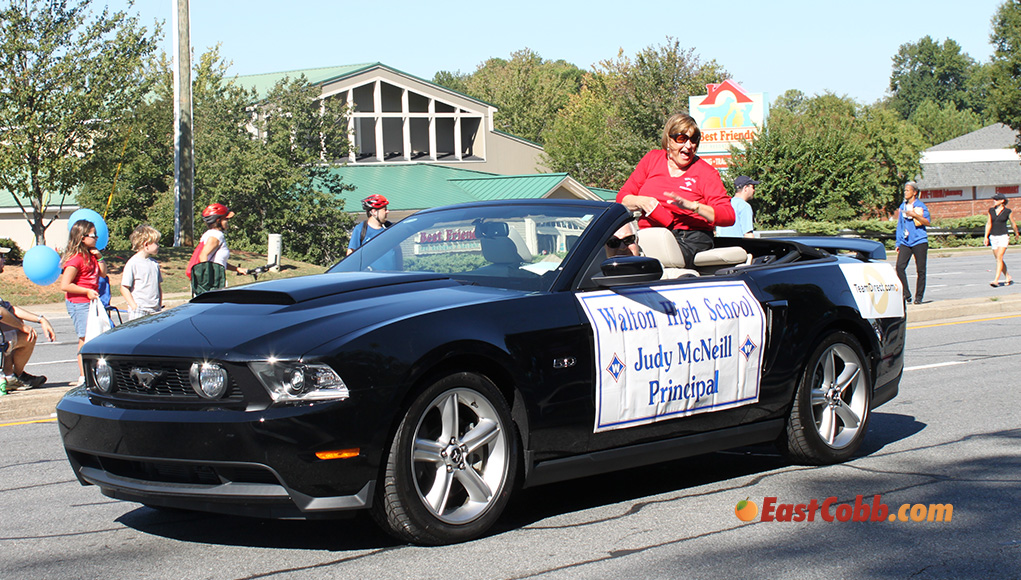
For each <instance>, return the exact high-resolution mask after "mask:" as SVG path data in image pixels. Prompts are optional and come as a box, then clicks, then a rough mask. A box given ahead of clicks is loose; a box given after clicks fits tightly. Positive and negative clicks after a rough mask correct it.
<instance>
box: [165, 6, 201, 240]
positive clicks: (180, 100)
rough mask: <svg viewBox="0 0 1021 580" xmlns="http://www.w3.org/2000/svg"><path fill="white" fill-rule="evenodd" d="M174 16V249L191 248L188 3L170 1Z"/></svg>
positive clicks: (192, 175)
mask: <svg viewBox="0 0 1021 580" xmlns="http://www.w3.org/2000/svg"><path fill="white" fill-rule="evenodd" d="M170 1H171V3H172V7H171V11H172V13H173V15H174V18H173V20H174V30H173V34H174V43H173V44H174V48H173V50H174V55H175V60H176V66H175V67H174V106H175V108H174V246H175V247H180V246H192V245H193V244H194V243H195V236H194V215H193V214H194V209H193V208H194V206H195V201H194V200H195V149H194V143H193V141H192V130H191V127H192V118H191V30H190V24H189V21H190V18H189V8H188V0H170Z"/></svg>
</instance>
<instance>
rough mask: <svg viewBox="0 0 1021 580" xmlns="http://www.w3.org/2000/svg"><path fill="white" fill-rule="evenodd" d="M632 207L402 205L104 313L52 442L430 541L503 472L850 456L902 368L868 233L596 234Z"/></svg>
mask: <svg viewBox="0 0 1021 580" xmlns="http://www.w3.org/2000/svg"><path fill="white" fill-rule="evenodd" d="M632 220H633V216H632V215H631V214H630V213H629V212H628V211H627V210H626V209H625V208H624V207H623V206H621V205H618V204H611V203H600V202H587V201H563V200H559V201H555V200H544V201H539V202H537V201H527V202H525V201H521V202H500V203H479V204H470V205H460V206H454V207H445V208H437V209H431V210H426V211H422V212H419V213H416V214H414V215H412V216H411V217H408V218H406V219H404V220H403V221H401V222H399V223H397V224H395V225H394V226H392V227H390V228H389V229H387V230H385V231H384V232H383V233H381V234H380V235H379V236H377V237H376V238H373V239H372V240H370V241H369V242H367V243H366V244H365V245H364V246H363V247H362V248H361V249H359V250H358V251H357V252H355V253H354V254H352V255H351V256H349V257H348V258H346V259H345V260H343V261H341V262H340V263H339V264H337V265H336V266H334V267H333V268H331V269H330V270H329V271H328V272H327V273H325V274H321V275H316V276H307V277H301V278H291V279H284V280H273V281H266V282H257V283H254V284H249V285H246V286H241V287H237V288H228V289H224V290H220V291H214V292H208V293H206V294H202V295H200V296H198V297H197V298H195V299H193V300H192V301H191V302H190V303H188V304H186V305H183V306H180V307H178V308H174V309H172V310H169V311H166V312H163V313H160V314H157V315H154V316H151V317H146V318H143V319H140V320H137V321H134V322H131V323H127V324H124V325H122V326H119V327H117V328H115V329H113V330H111V331H109V332H108V333H106V334H104V335H102V336H100V337H98V338H96V339H93V340H91V341H89V342H88V343H86V344H85V346H84V347H83V348H82V351H81V354H82V357H83V359H84V362H85V365H86V369H87V371H86V385H85V386H84V387H82V388H79V389H76V390H73V391H70V392H69V393H68V394H67V395H66V396H65V397H64V398H63V399H62V400H61V402H60V403H59V405H58V407H57V411H58V418H59V425H60V430H61V435H62V437H63V442H64V446H65V447H66V450H67V455H68V458H69V459H70V462H71V466H72V467H73V469H74V471H75V473H76V474H77V476H78V479H79V480H80V481H81V482H82V483H83V484H86V485H89V484H91V485H97V486H99V488H100V489H101V490H102V492H103V493H104V494H106V495H107V496H110V497H113V498H118V499H124V500H128V501H134V502H140V503H142V504H145V505H148V506H152V507H155V508H179V509H189V510H202V511H209V512H219V513H226V514H241V515H249V516H256V517H266V518H317V517H337V516H339V515H344V514H349V513H351V510H358V509H368V510H370V513H371V514H372V516H373V518H374V519H375V520H376V521H377V522H378V523H379V524H380V525H381V526H383V527H384V528H385V529H387V530H388V531H389V532H390V533H392V534H394V535H396V536H397V537H399V538H403V539H405V540H408V541H412V542H416V543H421V544H443V543H450V542H458V541H464V540H469V539H472V538H475V537H478V536H479V535H481V534H483V533H485V531H486V530H487V529H488V528H489V527H490V526H491V525H492V524H493V523H494V521H495V520H496V519H497V518H499V517H500V514H501V511H502V510H503V509H504V507H505V505H506V503H507V501H508V498H509V497H510V495H511V494H512V493H513V492H514V490H515V489H519V488H521V487H528V486H535V485H541V484H544V483H549V482H553V481H559V480H565V479H570V478H577V477H583V476H587V475H591V474H595V473H600V472H605V471H610V470H617V469H627V468H629V467H634V466H639V465H643V464H649V463H653V462H659V461H665V460H673V459H677V458H681V457H685V456H690V455H694V454H700V453H706V452H710V451H715V450H720V449H725V448H731V447H735V446H740V445H746V444H753V443H761V442H775V443H776V445H777V446H778V447H779V449H780V450H781V451H782V452H783V453H784V454H785V455H786V456H787V457H789V458H790V460H792V461H794V462H799V463H808V464H826V463H833V462H839V461H844V460H847V459H848V458H850V457H852V456H853V455H854V453H855V452H856V451H857V450H858V448H859V446H860V445H861V442H862V439H863V438H864V437H865V433H866V431H867V428H868V421H869V417H870V414H871V412H872V410H873V409H874V408H875V407H877V406H878V405H880V404H882V403H884V402H886V401H888V400H890V399H891V398H893V397H894V396H895V395H896V394H897V388H898V383H899V381H900V377H901V373H902V366H903V349H904V332H905V320H904V302H903V298H902V292H901V288H900V284H899V283H898V281H897V277H896V275H895V274H894V272H893V270H892V268H891V267H890V266H889V265H888V264H886V263H885V262H883V261H882V259H883V258H884V257H885V251H884V250H883V248H882V246H881V245H880V244H878V243H875V242H870V241H865V240H855V239H835V238H798V239H785V240H766V239H744V238H742V239H726V238H720V239H717V244H716V246H717V247H716V248H715V249H713V250H710V251H707V252H703V253H700V254H697V255H696V256H695V260H694V262H695V263H694V267H693V268H684V267H683V266H684V261H683V258H682V257H681V254H680V251H679V248H678V247H677V245H676V242H675V241H674V238H673V236H672V234H671V232H669V231H666V230H660V229H656V228H651V229H643V230H641V231H639V232H638V234H637V240H636V241H637V245H638V247H639V248H640V255H637V256H634V255H629V256H624V257H621V256H619V255H617V254H619V253H621V252H620V250H621V249H622V248H629V247H630V248H634V246H633V244H632V245H627V244H626V243H623V244H622V243H621V242H620V241H619V239H620V237H621V232H624V235H623V238H625V242H628V241H631V240H627V239H626V238H628V237H630V236H628V235H626V234H628V233H629V230H628V227H629V222H631V221H632ZM631 233H633V231H631ZM634 249H635V250H637V249H638V248H634ZM611 255H612V256H613V257H608V256H611Z"/></svg>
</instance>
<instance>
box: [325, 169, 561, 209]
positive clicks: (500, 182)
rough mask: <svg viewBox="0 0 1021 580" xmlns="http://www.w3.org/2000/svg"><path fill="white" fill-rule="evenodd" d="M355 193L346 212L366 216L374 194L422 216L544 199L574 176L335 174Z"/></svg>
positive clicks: (448, 172)
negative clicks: (475, 204) (447, 208)
mask: <svg viewBox="0 0 1021 580" xmlns="http://www.w3.org/2000/svg"><path fill="white" fill-rule="evenodd" d="M331 172H332V173H334V174H336V175H339V176H340V178H341V180H343V182H344V183H346V184H348V185H353V186H355V188H356V189H355V190H354V191H353V192H351V193H348V194H343V195H341V197H343V198H344V201H345V204H344V211H349V212H359V211H361V209H362V207H361V200H362V199H365V198H366V197H368V196H370V195H374V194H379V195H384V196H386V198H387V199H388V200H389V201H390V210H391V211H416V210H420V209H425V208H430V207H437V206H441V205H448V204H454V203H468V202H472V201H488V200H498V199H539V198H542V197H544V196H546V195H547V194H549V193H550V192H551V191H553V190H555V189H556V188H557V187H558V186H559V185H560V184H561V183H562V182H563V181H564V180H565V179H567V177H568V175H567V174H566V173H540V174H538V175H494V174H492V173H484V172H481V171H472V170H469V169H455V168H452V167H443V166H440V165H431V164H427V163H409V164H403V165H360V166H359V165H345V166H342V167H336V168H334V169H332V170H331Z"/></svg>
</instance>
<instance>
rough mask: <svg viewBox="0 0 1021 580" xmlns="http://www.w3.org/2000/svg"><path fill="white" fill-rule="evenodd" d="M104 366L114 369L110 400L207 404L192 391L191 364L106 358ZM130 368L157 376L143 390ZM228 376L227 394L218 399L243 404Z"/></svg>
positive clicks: (238, 390)
mask: <svg viewBox="0 0 1021 580" xmlns="http://www.w3.org/2000/svg"><path fill="white" fill-rule="evenodd" d="M107 363H108V364H109V365H110V368H112V369H113V374H114V387H115V390H114V392H113V393H112V394H111V395H112V396H113V397H124V396H127V397H129V398H131V399H134V400H138V399H144V400H150V401H153V400H164V401H165V400H173V401H181V402H186V401H194V402H206V403H209V402H210V401H209V400H207V399H204V398H202V397H200V396H199V394H198V393H196V392H195V390H194V389H192V388H191V379H189V377H188V373H189V371H190V369H191V362H190V361H181V362H168V361H153V360H144V361H131V360H117V359H112V360H111V359H108V360H107ZM132 369H139V370H140V371H143V372H147V373H156V374H158V376H157V377H156V378H155V379H154V380H153V381H152V382H151V383H150V385H149V387H148V388H146V387H145V386H143V385H142V384H140V382H139V381H137V380H135V379H134V378H132V376H131V371H132ZM227 376H228V377H229V384H228V386H227V392H226V393H224V395H223V397H222V398H220V399H219V401H221V402H228V403H236V402H241V401H243V395H242V393H241V390H240V389H239V388H238V385H237V382H236V381H235V380H234V375H233V373H232V372H230V369H228V372H227Z"/></svg>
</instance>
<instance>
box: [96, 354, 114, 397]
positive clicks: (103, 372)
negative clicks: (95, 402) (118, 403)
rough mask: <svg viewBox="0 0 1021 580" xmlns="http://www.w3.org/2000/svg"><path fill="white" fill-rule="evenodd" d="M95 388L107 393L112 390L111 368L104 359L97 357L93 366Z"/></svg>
mask: <svg viewBox="0 0 1021 580" xmlns="http://www.w3.org/2000/svg"><path fill="white" fill-rule="evenodd" d="M95 373H96V390H97V391H99V392H100V393H109V392H110V391H112V390H113V369H112V368H110V365H109V364H107V362H106V359H103V358H101V359H98V360H97V361H96V366H95Z"/></svg>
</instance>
